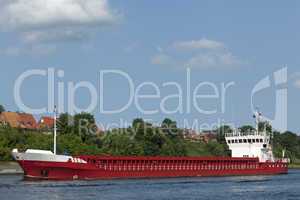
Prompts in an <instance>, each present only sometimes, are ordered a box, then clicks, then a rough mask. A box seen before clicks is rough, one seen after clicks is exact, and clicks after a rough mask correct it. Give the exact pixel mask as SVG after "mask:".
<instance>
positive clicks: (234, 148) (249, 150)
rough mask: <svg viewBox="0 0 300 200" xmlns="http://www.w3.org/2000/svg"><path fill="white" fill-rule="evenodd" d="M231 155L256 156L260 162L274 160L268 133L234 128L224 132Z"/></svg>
mask: <svg viewBox="0 0 300 200" xmlns="http://www.w3.org/2000/svg"><path fill="white" fill-rule="evenodd" d="M225 139H226V143H227V145H228V146H229V149H230V150H231V156H232V157H247V158H253V157H258V158H259V160H260V161H261V162H266V161H274V158H273V153H272V147H271V145H270V134H269V133H267V132H259V131H248V132H245V133H243V132H240V131H239V130H234V131H233V132H232V133H226V134H225Z"/></svg>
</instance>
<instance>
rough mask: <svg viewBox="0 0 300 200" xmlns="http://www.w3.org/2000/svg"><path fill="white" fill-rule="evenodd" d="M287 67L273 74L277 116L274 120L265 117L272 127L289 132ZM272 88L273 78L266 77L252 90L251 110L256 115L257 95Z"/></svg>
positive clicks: (275, 115)
mask: <svg viewBox="0 0 300 200" xmlns="http://www.w3.org/2000/svg"><path fill="white" fill-rule="evenodd" d="M287 70H288V68H287V67H284V68H282V69H280V70H277V71H275V72H274V73H273V78H274V85H275V87H276V90H275V97H276V99H275V114H274V116H273V118H271V117H265V118H266V120H267V121H269V122H270V123H271V124H272V127H273V128H275V129H277V130H280V131H286V130H287V126H288V125H287V108H288V103H287V99H288V91H287V86H286V83H287ZM270 87H271V76H266V77H264V78H263V79H261V80H260V81H259V82H258V83H257V84H256V85H255V86H254V88H253V89H252V92H251V109H252V112H253V113H254V112H255V110H256V108H255V104H254V97H255V94H257V93H258V92H263V91H264V90H266V89H268V88H270Z"/></svg>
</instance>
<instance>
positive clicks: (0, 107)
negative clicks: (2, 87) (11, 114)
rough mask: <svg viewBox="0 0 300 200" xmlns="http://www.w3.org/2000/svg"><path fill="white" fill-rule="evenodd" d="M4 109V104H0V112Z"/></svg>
mask: <svg viewBox="0 0 300 200" xmlns="http://www.w3.org/2000/svg"><path fill="white" fill-rule="evenodd" d="M4 111H5V108H4V106H2V105H0V113H3V112H4Z"/></svg>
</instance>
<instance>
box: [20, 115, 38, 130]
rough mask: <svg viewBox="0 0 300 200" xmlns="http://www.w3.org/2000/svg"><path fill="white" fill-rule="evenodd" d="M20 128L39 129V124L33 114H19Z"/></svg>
mask: <svg viewBox="0 0 300 200" xmlns="http://www.w3.org/2000/svg"><path fill="white" fill-rule="evenodd" d="M18 114H19V123H20V128H24V129H32V130H33V129H37V127H38V126H37V122H36V120H35V118H34V117H33V115H32V114H27V113H18Z"/></svg>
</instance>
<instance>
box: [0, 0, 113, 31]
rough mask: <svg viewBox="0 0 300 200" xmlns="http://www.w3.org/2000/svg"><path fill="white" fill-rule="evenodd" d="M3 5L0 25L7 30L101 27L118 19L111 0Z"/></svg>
mask: <svg viewBox="0 0 300 200" xmlns="http://www.w3.org/2000/svg"><path fill="white" fill-rule="evenodd" d="M1 4H2V5H1V7H0V24H1V26H2V27H5V28H13V29H26V28H41V27H57V26H64V25H75V26H76V25H90V24H94V25H97V24H98V25H101V24H109V23H113V22H114V21H115V20H116V16H115V15H114V14H113V13H112V11H111V10H110V8H109V6H108V2H107V0H6V1H3V2H1Z"/></svg>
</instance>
